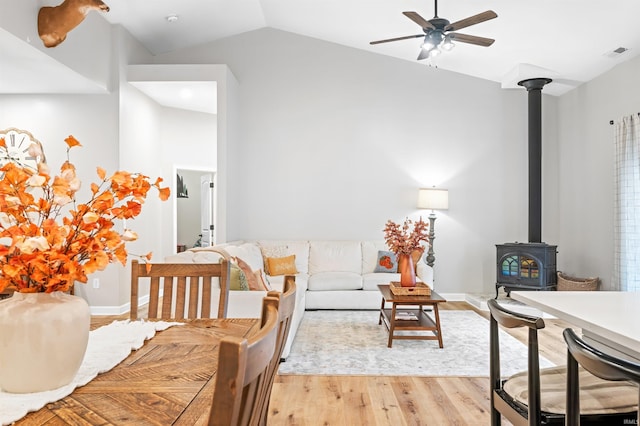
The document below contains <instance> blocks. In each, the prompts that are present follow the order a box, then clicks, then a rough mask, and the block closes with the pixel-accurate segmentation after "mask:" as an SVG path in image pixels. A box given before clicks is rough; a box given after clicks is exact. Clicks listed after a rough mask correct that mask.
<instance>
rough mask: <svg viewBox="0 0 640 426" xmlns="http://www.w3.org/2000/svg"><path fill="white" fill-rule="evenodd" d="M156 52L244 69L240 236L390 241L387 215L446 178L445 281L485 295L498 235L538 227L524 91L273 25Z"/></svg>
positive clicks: (235, 232)
mask: <svg viewBox="0 0 640 426" xmlns="http://www.w3.org/2000/svg"><path fill="white" fill-rule="evenodd" d="M239 52H242V54H239ZM156 61H157V62H171V63H173V62H175V63H226V64H227V65H228V66H229V67H230V68H231V71H232V72H233V73H234V75H235V76H236V77H237V79H238V81H239V94H240V96H239V99H240V105H241V109H240V125H241V134H240V139H239V140H238V141H237V142H238V143H237V144H234V145H233V147H230V148H229V157H228V165H229V184H228V191H229V196H228V214H229V218H228V227H227V232H228V235H227V237H228V238H227V239H229V240H233V239H240V238H249V239H251V238H321V239H351V238H362V239H382V237H383V233H382V229H383V227H384V224H385V222H386V220H387V219H393V220H396V221H399V220H402V219H404V217H405V216H411V217H414V218H416V217H417V216H418V215H420V214H423V215H424V216H425V217H426V216H427V214H428V212H420V211H418V210H417V209H416V207H415V206H416V198H417V189H418V188H420V187H424V186H432V185H436V186H438V187H445V188H449V190H450V210H449V211H448V212H442V213H438V220H437V222H436V225H437V226H436V235H437V239H436V258H437V260H436V264H437V270H436V280H437V286H438V288H439V289H440V290H442V291H443V292H476V293H480V292H487V291H492V289H493V288H494V284H495V244H496V243H502V242H506V241H515V240H519V241H525V240H526V238H527V218H526V214H527V213H526V212H527V210H526V207H527V205H526V200H527V193H526V191H527V183H526V182H527V181H526V179H527V171H526V165H527V160H526V156H527V136H526V134H527V124H526V119H527V97H526V92H525V91H524V90H516V91H506V90H502V89H501V88H500V86H499V85H498V84H497V83H493V82H488V81H484V80H479V79H475V78H470V77H467V76H463V75H459V74H454V73H450V72H447V71H443V70H439V69H434V68H429V67H426V66H425V65H424V64H421V63H410V62H407V61H401V60H397V59H394V58H388V57H384V56H380V55H375V54H372V53H369V52H364V51H360V50H357V49H352V48H347V47H343V46H339V45H335V44H331V43H327V42H323V41H319V40H316V39H311V38H307V37H302V36H298V35H294V34H291V33H286V32H282V31H277V30H273V29H262V30H258V31H253V32H249V33H245V34H242V35H239V36H235V37H232V38H229V39H226V40H222V41H219V42H215V43H211V44H207V45H204V46H201V47H198V48H193V49H186V50H183V51H179V52H173V53H169V54H166V55H161V56H159V57H157V58H156ZM544 102H545V107H546V106H547V105H546V104H551V106H550V108H552V109H554V110H555V102H556V101H555V99H548V98H546V97H545V101H544ZM545 117H546V116H545ZM552 117H553V116H552ZM549 121H550V122H549V123H546V125H547V127H548V129H549V130H548V131H547V133H548V134H545V136H548V137H551V138H553V137H555V134H556V133H555V127H554V126H555V122H554V120H553V119H551V120H549ZM545 160H546V159H545ZM553 184H554V185H555V183H553ZM545 185H547V183H545Z"/></svg>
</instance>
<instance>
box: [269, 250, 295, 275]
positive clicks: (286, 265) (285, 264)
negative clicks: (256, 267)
mask: <svg viewBox="0 0 640 426" xmlns="http://www.w3.org/2000/svg"><path fill="white" fill-rule="evenodd" d="M267 265H269V275H271V276H276V275H295V274H297V273H298V270H297V269H296V255H295V254H292V255H291V256H286V257H267Z"/></svg>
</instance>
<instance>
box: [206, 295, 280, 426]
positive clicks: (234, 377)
mask: <svg viewBox="0 0 640 426" xmlns="http://www.w3.org/2000/svg"><path fill="white" fill-rule="evenodd" d="M260 324H261V326H260V329H259V330H258V331H257V332H256V333H254V334H253V335H251V336H249V337H248V338H238V337H234V336H229V337H225V338H223V339H222V340H221V341H220V346H219V350H218V369H217V373H216V382H215V387H214V392H213V403H212V406H211V412H210V414H209V426H257V425H259V424H260V417H261V415H262V411H261V410H262V407H263V399H264V398H265V397H266V395H267V393H265V392H264V389H265V386H267V384H268V382H269V374H270V373H271V361H272V360H273V356H274V354H275V353H276V347H277V343H278V342H277V341H278V324H279V318H278V299H277V298H274V297H265V298H264V301H263V315H262V319H261V323H260Z"/></svg>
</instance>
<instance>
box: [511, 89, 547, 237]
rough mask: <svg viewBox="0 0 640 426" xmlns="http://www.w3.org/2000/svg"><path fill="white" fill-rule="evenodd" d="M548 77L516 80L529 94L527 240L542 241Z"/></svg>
mask: <svg viewBox="0 0 640 426" xmlns="http://www.w3.org/2000/svg"><path fill="white" fill-rule="evenodd" d="M548 83H551V79H550V78H532V79H528V80H522V81H520V82H518V85H519V86H523V87H524V88H525V89H527V92H528V95H529V242H530V243H540V242H542V88H543V87H544V85H545V84H548Z"/></svg>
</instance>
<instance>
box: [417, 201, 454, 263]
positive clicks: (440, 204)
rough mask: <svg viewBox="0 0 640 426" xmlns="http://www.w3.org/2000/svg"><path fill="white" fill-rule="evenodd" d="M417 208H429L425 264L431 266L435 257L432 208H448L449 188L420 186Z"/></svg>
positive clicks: (434, 219)
mask: <svg viewBox="0 0 640 426" xmlns="http://www.w3.org/2000/svg"><path fill="white" fill-rule="evenodd" d="M418 208H419V209H428V210H431V213H430V214H429V250H428V251H427V257H426V262H427V265H429V266H431V267H432V268H433V264H434V262H435V260H436V257H435V256H434V255H433V240H435V238H436V233H435V230H434V227H435V222H436V214H435V211H434V210H447V209H448V208H449V190H447V189H436V188H420V189H419V190H418Z"/></svg>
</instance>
